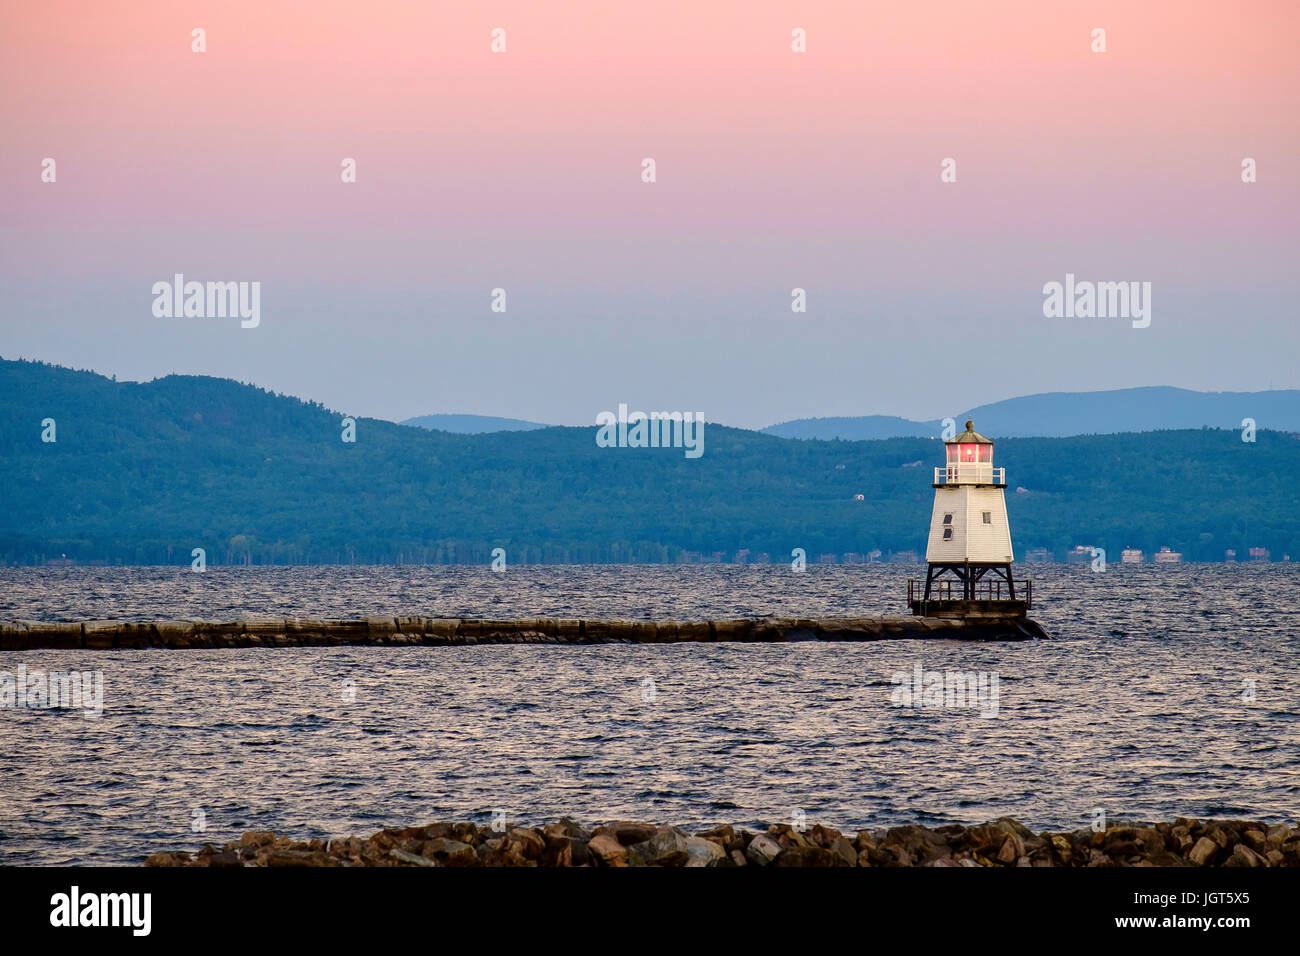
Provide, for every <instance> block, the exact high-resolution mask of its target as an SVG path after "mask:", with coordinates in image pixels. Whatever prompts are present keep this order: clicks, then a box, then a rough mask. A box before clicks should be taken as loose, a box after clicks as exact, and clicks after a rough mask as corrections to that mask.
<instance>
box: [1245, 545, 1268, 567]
mask: <svg viewBox="0 0 1300 956" xmlns="http://www.w3.org/2000/svg"><path fill="white" fill-rule="evenodd" d="M1249 553H1250V560H1252V561H1256V562H1258V563H1260V564H1267V563H1268V561H1269V559H1270V558H1272V555H1271V554H1270V553H1269V550H1268V548H1251V549H1250V552H1249Z"/></svg>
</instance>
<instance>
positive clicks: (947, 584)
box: [907, 578, 1034, 610]
mask: <svg viewBox="0 0 1300 956" xmlns="http://www.w3.org/2000/svg"><path fill="white" fill-rule="evenodd" d="M964 587H965V582H963V581H953V580H951V579H948V578H944V579H942V580H937V581H931V582H930V600H931V601H962V600H965V599H966V598H965V594H964V593H963V588H964ZM1015 599H1016V600H1018V601H1024V602H1025V609H1026V610H1028V609H1029V608H1031V607H1033V603H1034V581H1033V578H1022V579H1020V580H1018V581H1016V598H1015ZM923 600H925V582H924V581H918V580H917V579H916V578H908V579H907V603H908V605H909V606H910V605H911V604H912V603H913V602H915V601H923ZM975 600H977V601H1010V600H1011V592H1010V589H1009V588H1008V587H1007V582H1006V581H1004V580H1002V579H1001V578H982V579H980V580H979V581H976V582H975Z"/></svg>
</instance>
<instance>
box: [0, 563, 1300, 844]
mask: <svg viewBox="0 0 1300 956" xmlns="http://www.w3.org/2000/svg"><path fill="white" fill-rule="evenodd" d="M1031 570H1033V572H1034V576H1035V578H1036V581H1035V588H1034V597H1035V602H1036V606H1035V608H1034V611H1033V613H1032V616H1033V617H1034V618H1035V619H1036V620H1037V621H1039V622H1040V623H1041V624H1042V625H1043V626H1044V627H1045V628H1046V629H1047V631H1048V632H1049V633H1050V634H1051V635H1052V637H1053V639H1052V640H1050V641H1036V642H1028V643H1016V644H965V643H961V642H955V641H924V642H923V641H889V642H881V643H869V644H867V643H864V644H832V643H826V644H823V643H815V642H809V643H795V644H782V645H758V644H736V645H725V644H717V645H708V644H680V645H605V646H587V647H563V646H509V645H498V646H484V647H450V648H447V647H443V648H424V647H415V648H293V649H275V650H268V649H243V650H205V651H170V652H169V651H163V650H152V651H114V652H84V651H75V652H74V651H29V652H21V653H7V654H0V671H3V672H8V673H13V672H15V670H16V668H17V667H18V665H19V664H20V663H23V664H25V665H26V666H27V669H28V671H29V672H31V671H34V670H38V669H39V670H45V671H54V670H65V671H66V670H99V671H102V673H103V678H104V695H105V708H104V714H103V716H102V717H100V718H99V719H87V718H85V717H84V716H81V715H80V712H72V711H60V710H34V709H14V708H3V709H0V863H9V864H14V863H42V864H64V863H136V862H139V861H140V860H142V859H143V858H144V857H145V856H146V855H148V854H149V853H152V852H156V851H158V850H162V849H174V848H178V847H181V848H186V847H188V848H197V847H198V846H200V845H201V844H202V843H204V842H213V843H221V842H223V841H225V840H228V839H234V838H237V837H238V835H239V834H240V833H242V832H243V831H244V830H248V829H273V830H276V831H282V832H288V833H291V834H293V835H295V836H303V837H306V836H311V835H320V836H331V835H332V836H338V835H344V834H349V833H358V834H368V833H371V832H373V831H374V830H377V829H379V828H380V827H383V826H387V825H409V824H415V823H425V822H430V821H433V820H439V819H474V820H478V821H482V822H486V821H487V820H489V819H490V817H491V815H492V813H493V811H494V810H504V811H505V812H506V813H507V815H508V816H509V818H510V819H512V820H519V821H523V822H527V823H539V822H544V821H548V820H553V819H555V818H558V817H559V816H561V815H564V814H568V815H571V816H573V817H575V818H576V819H578V820H580V821H582V822H584V823H587V824H594V823H597V822H601V821H605V820H609V819H614V818H633V819H642V820H649V821H652V822H664V823H675V824H680V825H683V826H686V827H691V828H695V827H704V826H707V825H712V824H715V823H720V822H730V823H735V824H738V825H747V826H751V827H761V826H765V825H766V824H767V823H768V822H788V821H790V819H791V818H792V816H793V815H794V813H795V812H796V811H802V812H803V813H804V814H805V815H806V818H807V821H808V823H809V824H812V823H815V822H824V823H827V824H830V825H834V826H836V827H839V828H842V829H847V830H854V829H857V828H861V827H879V826H888V825H893V824H896V823H902V822H922V823H926V824H930V825H934V824H939V823H943V822H952V821H956V822H962V823H975V822H982V821H985V820H989V819H991V818H994V817H998V816H1001V815H1003V814H1010V815H1013V816H1015V817H1017V818H1018V819H1020V820H1022V821H1024V822H1026V823H1028V824H1029V825H1030V826H1032V827H1034V828H1036V829H1043V828H1053V829H1055V828H1061V829H1074V828H1078V827H1083V826H1087V825H1089V823H1091V821H1092V819H1093V814H1094V812H1095V810H1096V809H1098V808H1100V809H1102V810H1104V811H1105V812H1106V813H1107V815H1108V817H1109V818H1110V819H1112V820H1113V819H1117V818H1126V819H1147V820H1154V819H1172V818H1173V817H1174V816H1176V815H1185V816H1201V817H1204V816H1219V817H1246V818H1258V819H1262V820H1267V821H1287V822H1291V823H1294V822H1295V821H1296V819H1297V816H1300V718H1297V709H1298V707H1300V614H1298V613H1297V611H1296V610H1295V607H1296V605H1295V601H1294V597H1295V594H1296V593H1297V590H1298V589H1300V566H1297V565H1278V564H1275V565H1269V566H1260V565H1249V566H1248V565H1181V566H1165V567H1155V566H1149V565H1148V566H1123V565H1110V566H1108V568H1107V570H1106V572H1105V573H1093V572H1092V571H1091V570H1090V569H1089V568H1088V567H1087V566H1060V565H1057V566H1043V567H1039V568H1036V569H1031ZM921 571H922V569H920V568H918V567H912V568H906V567H897V566H882V565H873V566H856V567H855V566H810V567H809V568H808V570H807V573H805V574H795V573H792V572H791V571H790V569H789V568H788V567H787V566H783V565H781V566H777V565H774V566H770V567H753V566H749V567H744V566H688V567H656V566H640V567H637V566H632V567H626V566H625V567H532V568H525V567H511V568H510V569H509V570H508V571H507V572H506V573H505V574H504V575H499V574H494V573H492V572H491V571H489V570H487V569H482V568H447V567H441V568H429V567H405V568H369V567H331V568H209V569H208V571H207V572H206V573H205V574H192V573H190V572H189V571H188V569H184V570H177V569H174V568H72V569H48V568H44V569H15V568H0V618H5V619H10V618H19V619H38V620H58V619H71V620H79V619H122V620H129V619H136V620H149V619H165V618H186V617H194V618H203V619H217V620H233V619H237V618H239V617H240V616H241V615H243V614H253V615H256V616H263V615H282V616H286V617H292V616H304V617H360V616H364V615H368V614H389V615H403V614H412V615H417V614H424V615H430V616H439V617H457V616H470V617H497V618H504V617H538V616H554V617H596V618H599V617H627V618H646V619H703V618H709V617H715V618H717V617H750V616H753V617H759V616H764V615H777V616H819V615H828V616H832V615H833V616H840V615H853V614H865V613H879V612H882V611H890V612H893V613H902V612H904V611H905V608H904V604H903V595H904V593H905V580H906V578H907V577H908V576H909V575H911V576H915V575H916V574H917V573H918V572H921ZM922 573H923V572H922ZM918 664H919V665H920V666H921V667H922V668H923V669H924V670H926V671H934V670H943V671H947V670H960V671H966V672H986V673H990V674H996V675H997V677H998V688H999V697H998V706H997V714H996V716H988V717H986V716H981V712H980V710H978V709H974V708H964V707H931V708H919V709H918V708H907V707H897V706H894V705H893V703H892V702H891V697H892V696H893V695H894V692H895V691H896V689H897V687H896V685H895V684H894V683H893V682H891V675H894V674H895V673H897V672H908V673H911V672H913V670H914V668H915V666H916V665H918ZM200 823H201V824H202V825H203V826H204V827H205V828H206V829H205V830H203V831H202V832H199V831H197V830H196V829H195V827H197V826H198V825H199V824H200Z"/></svg>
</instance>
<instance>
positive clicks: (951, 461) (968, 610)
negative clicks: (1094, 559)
mask: <svg viewBox="0 0 1300 956" xmlns="http://www.w3.org/2000/svg"><path fill="white" fill-rule="evenodd" d="M944 452H945V457H946V458H947V461H946V462H945V464H944V466H943V467H942V468H936V469H935V470H934V511H933V513H932V514H931V516H930V539H929V543H928V544H927V545H926V549H925V561H926V564H927V565H928V567H927V570H926V575H925V588H924V591H921V589H920V588H919V587H918V586H917V584H918V582H914V581H909V582H908V589H907V590H908V603H909V604H910V605H911V607H912V612H913V613H914V614H943V613H944V612H949V613H953V614H960V615H971V614H979V613H981V612H982V611H990V612H993V611H996V612H1005V611H1020V612H1023V611H1024V610H1026V609H1027V608H1028V607H1029V588H1028V586H1027V584H1028V582H1023V581H1022V582H1020V590H1021V594H1020V595H1017V593H1016V588H1017V584H1016V581H1015V580H1014V578H1013V577H1012V575H1011V563H1012V561H1014V560H1015V555H1014V553H1013V552H1012V550H1011V526H1010V525H1009V524H1008V522H1007V500H1006V495H1005V489H1006V487H1007V482H1006V469H1005V468H994V467H993V442H992V440H991V439H988V438H985V437H984V436H983V435H981V434H980V433H979V432H977V431H975V423H974V422H971V421H967V422H966V430H965V431H964V432H962V433H961V434H960V435H957V436H955V437H953V438H951V439H949V440H948V441H946V442H944ZM1018 598H1019V599H1018Z"/></svg>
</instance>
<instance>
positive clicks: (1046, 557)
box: [1025, 548, 1056, 564]
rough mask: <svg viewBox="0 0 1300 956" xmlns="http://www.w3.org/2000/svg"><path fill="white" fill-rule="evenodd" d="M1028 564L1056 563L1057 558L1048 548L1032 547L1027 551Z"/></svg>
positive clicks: (1026, 559) (1026, 560)
mask: <svg viewBox="0 0 1300 956" xmlns="http://www.w3.org/2000/svg"><path fill="white" fill-rule="evenodd" d="M1025 563H1026V564H1055V563H1056V558H1055V557H1053V556H1052V552H1050V551H1048V550H1047V549H1046V548H1030V549H1029V550H1028V551H1026V552H1025Z"/></svg>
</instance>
